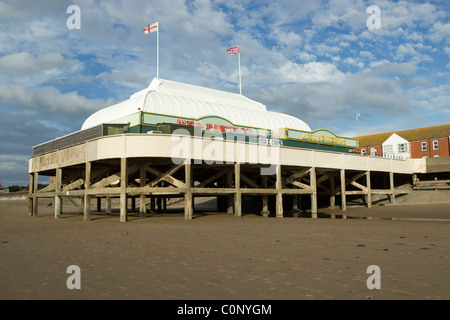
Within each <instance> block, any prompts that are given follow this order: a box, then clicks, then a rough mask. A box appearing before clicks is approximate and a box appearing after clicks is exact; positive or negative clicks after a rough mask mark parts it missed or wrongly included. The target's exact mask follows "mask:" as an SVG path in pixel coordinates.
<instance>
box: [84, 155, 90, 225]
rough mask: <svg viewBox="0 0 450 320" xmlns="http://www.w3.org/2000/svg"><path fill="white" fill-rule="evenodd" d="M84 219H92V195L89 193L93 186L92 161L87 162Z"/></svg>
mask: <svg viewBox="0 0 450 320" xmlns="http://www.w3.org/2000/svg"><path fill="white" fill-rule="evenodd" d="M84 186H85V187H84V221H89V220H91V196H90V195H89V193H88V190H89V188H90V187H91V163H90V162H89V161H87V162H86V168H85V182H84Z"/></svg>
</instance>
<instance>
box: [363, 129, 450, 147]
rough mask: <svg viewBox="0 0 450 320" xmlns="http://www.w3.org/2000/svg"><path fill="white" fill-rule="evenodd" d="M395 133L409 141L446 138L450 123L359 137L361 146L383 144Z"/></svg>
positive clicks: (449, 132) (449, 131)
mask: <svg viewBox="0 0 450 320" xmlns="http://www.w3.org/2000/svg"><path fill="white" fill-rule="evenodd" d="M393 133H396V134H398V135H399V136H400V137H402V138H404V139H406V140H408V141H410V142H411V141H420V140H427V139H436V138H444V137H449V136H450V124H444V125H440V126H433V127H425V128H417V129H410V130H403V131H392V132H385V133H378V134H372V135H368V136H361V137H359V146H360V147H367V146H378V145H381V144H383V142H385V141H386V140H387V139H388V138H389V137H390V136H391V135H392V134H393Z"/></svg>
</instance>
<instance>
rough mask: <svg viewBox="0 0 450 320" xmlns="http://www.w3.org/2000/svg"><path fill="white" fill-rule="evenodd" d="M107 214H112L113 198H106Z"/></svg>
mask: <svg viewBox="0 0 450 320" xmlns="http://www.w3.org/2000/svg"><path fill="white" fill-rule="evenodd" d="M106 214H111V197H110V196H107V197H106Z"/></svg>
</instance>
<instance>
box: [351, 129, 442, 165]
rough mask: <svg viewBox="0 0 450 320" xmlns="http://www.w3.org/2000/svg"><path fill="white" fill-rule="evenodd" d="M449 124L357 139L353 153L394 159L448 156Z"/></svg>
mask: <svg viewBox="0 0 450 320" xmlns="http://www.w3.org/2000/svg"><path fill="white" fill-rule="evenodd" d="M449 138H450V124H444V125H440V126H434V127H426V128H418V129H411V130H403V131H393V132H387V133H379V134H373V135H368V136H362V137H359V148H357V149H353V150H352V151H353V152H358V153H361V154H362V155H370V156H377V157H385V158H395V159H418V158H438V157H448V156H450V141H449Z"/></svg>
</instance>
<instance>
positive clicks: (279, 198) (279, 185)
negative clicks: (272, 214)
mask: <svg viewBox="0 0 450 320" xmlns="http://www.w3.org/2000/svg"><path fill="white" fill-rule="evenodd" d="M276 170H277V180H276V183H275V187H276V189H277V195H276V200H275V206H276V217H277V218H283V193H282V192H283V191H282V190H283V182H282V176H281V164H278V165H277V168H276Z"/></svg>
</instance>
